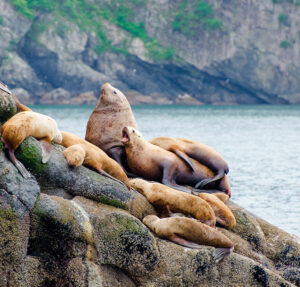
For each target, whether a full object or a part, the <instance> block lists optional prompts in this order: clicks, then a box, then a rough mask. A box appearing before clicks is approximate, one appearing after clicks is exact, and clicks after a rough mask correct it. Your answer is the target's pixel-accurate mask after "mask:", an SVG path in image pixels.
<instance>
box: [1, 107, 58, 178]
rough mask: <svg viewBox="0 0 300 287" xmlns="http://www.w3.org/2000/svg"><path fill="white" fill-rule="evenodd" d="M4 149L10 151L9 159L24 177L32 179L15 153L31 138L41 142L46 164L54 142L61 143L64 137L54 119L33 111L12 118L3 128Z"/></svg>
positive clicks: (43, 158)
mask: <svg viewBox="0 0 300 287" xmlns="http://www.w3.org/2000/svg"><path fill="white" fill-rule="evenodd" d="M1 134H2V141H3V142H4V144H5V146H4V148H5V149H7V150H8V154H9V158H10V160H11V161H12V162H13V163H14V165H15V166H16V167H17V169H18V170H19V171H20V173H21V174H22V175H23V177H25V178H27V177H30V173H29V172H28V171H27V170H26V168H25V167H24V166H23V164H22V163H21V162H20V161H18V160H17V159H16V157H15V154H14V151H15V150H16V149H17V148H18V147H19V145H20V144H21V143H22V142H23V141H24V140H25V138H27V137H29V136H33V137H35V138H36V139H38V140H40V144H41V148H42V163H46V162H47V161H48V160H49V158H50V155H51V150H52V145H51V141H52V140H53V141H54V142H56V143H60V142H61V139H62V136H61V133H60V131H59V129H58V127H57V123H56V121H55V120H54V119H52V118H50V117H48V116H46V115H42V114H39V113H35V112H32V111H26V112H20V113H18V114H16V115H14V116H13V117H11V118H10V119H9V120H8V121H7V122H5V123H4V125H3V126H2V128H1Z"/></svg>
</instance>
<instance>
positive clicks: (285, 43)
mask: <svg viewBox="0 0 300 287" xmlns="http://www.w3.org/2000/svg"><path fill="white" fill-rule="evenodd" d="M290 47H291V43H290V42H289V41H287V40H284V41H281V43H280V48H284V49H287V48H290Z"/></svg>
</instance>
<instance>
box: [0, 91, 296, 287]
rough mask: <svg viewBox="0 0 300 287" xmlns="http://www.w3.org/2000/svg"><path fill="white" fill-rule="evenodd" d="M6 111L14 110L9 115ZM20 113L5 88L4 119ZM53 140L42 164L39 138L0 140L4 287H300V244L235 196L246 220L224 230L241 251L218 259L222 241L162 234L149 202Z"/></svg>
mask: <svg viewBox="0 0 300 287" xmlns="http://www.w3.org/2000/svg"><path fill="white" fill-rule="evenodd" d="M4 111H6V113H4ZM15 112H16V107H15V103H14V100H13V99H12V98H11V97H10V96H9V95H7V94H6V93H4V92H0V115H1V118H0V125H1V123H3V122H4V121H5V120H7V119H8V118H9V117H11V116H12V115H13V114H14V113H15ZM62 150H63V148H62V147H61V146H59V145H54V146H53V151H52V154H51V159H50V160H49V162H48V163H47V164H41V149H40V145H39V143H38V141H37V140H35V139H34V138H27V139H26V140H25V141H24V142H23V143H22V145H21V146H20V147H19V148H18V150H17V151H16V156H17V157H18V159H19V160H20V161H22V162H23V164H24V165H25V166H26V168H27V169H28V170H29V171H30V172H31V174H32V177H31V178H29V179H24V178H23V177H22V176H21V175H20V174H19V172H18V171H17V169H16V168H15V167H14V165H13V164H12V163H11V162H10V161H9V160H7V158H6V156H5V153H4V151H3V143H1V142H0V287H7V286H14V287H28V286H66V287H71V286H73V287H75V286H76V287H81V286H82V287H83V286H89V287H111V286H114V287H117V286H122V287H124V286H125V287H127V286H128V287H133V286H142V287H150V286H151V287H152V286H154V287H156V286H157V287H166V286H170V287H171V286H172V287H176V286H272V287H273V286H300V240H299V238H297V237H296V236H293V235H291V234H288V233H286V232H284V231H282V230H280V229H279V228H277V227H275V226H272V225H271V224H269V223H268V222H266V221H264V220H262V219H260V218H258V217H256V216H254V215H253V214H251V213H249V212H248V211H246V210H245V209H243V208H241V207H240V206H238V205H236V204H234V203H233V202H231V201H230V202H229V203H228V205H229V207H230V208H231V209H232V211H233V213H234V215H235V217H236V220H237V225H236V227H235V228H234V229H233V230H232V231H228V230H225V229H223V228H218V230H220V231H221V232H223V233H224V234H226V236H228V237H229V238H230V239H231V240H232V241H233V242H234V246H235V249H234V251H233V252H232V253H231V254H230V255H229V256H227V257H225V258H224V259H223V260H222V261H221V262H219V263H215V262H214V260H213V256H212V253H213V251H214V248H213V247H205V246H204V247H202V248H200V249H189V248H184V247H182V246H179V245H176V244H174V243H172V242H169V241H166V240H161V239H159V238H157V237H156V236H155V235H154V234H153V233H151V231H150V230H149V229H148V228H147V227H146V226H145V225H143V223H142V222H141V220H142V218H143V217H144V216H145V215H147V214H155V210H154V209H153V207H152V206H151V205H150V204H149V203H148V202H147V200H146V199H145V198H144V197H143V196H142V195H140V194H139V193H137V192H135V191H134V190H131V191H128V189H127V188H126V187H124V186H123V185H122V184H120V183H119V182H117V181H114V180H112V179H110V178H106V177H103V176H101V175H99V174H97V173H95V172H94V171H91V170H89V169H87V168H85V167H79V168H77V169H75V170H72V169H70V168H69V167H68V165H67V163H66V161H65V159H64V156H63V154H62V152H61V151H62Z"/></svg>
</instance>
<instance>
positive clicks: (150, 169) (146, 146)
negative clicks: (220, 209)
mask: <svg viewBox="0 0 300 287" xmlns="http://www.w3.org/2000/svg"><path fill="white" fill-rule="evenodd" d="M122 142H123V143H124V145H125V151H126V156H127V162H128V166H129V168H130V169H131V170H132V172H134V173H135V174H137V175H138V176H141V177H143V178H145V179H148V180H154V181H158V182H162V183H163V184H165V185H168V186H170V187H173V188H175V189H179V190H182V191H187V190H186V188H182V187H179V184H180V185H190V186H194V185H195V184H196V183H198V182H199V181H201V180H203V179H206V178H212V177H213V176H214V173H213V172H212V171H211V170H210V169H209V168H207V167H206V166H204V165H202V164H200V163H198V162H197V161H194V165H195V168H194V169H195V170H194V172H191V170H190V169H189V168H188V166H187V165H186V164H185V163H184V161H182V160H181V159H180V158H179V157H178V156H176V155H175V154H174V153H172V152H169V151H167V150H164V149H162V148H161V147H159V146H155V145H153V144H151V143H149V142H148V141H146V140H145V139H144V138H143V137H142V136H141V134H140V133H139V132H138V131H137V130H136V129H134V128H133V127H125V128H124V129H123V140H122ZM225 181H226V179H225ZM224 187H225V188H223V186H222V190H220V191H223V192H228V190H227V183H226V182H225V184H224ZM207 192H208V191H207Z"/></svg>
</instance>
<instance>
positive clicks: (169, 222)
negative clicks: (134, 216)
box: [143, 215, 233, 262]
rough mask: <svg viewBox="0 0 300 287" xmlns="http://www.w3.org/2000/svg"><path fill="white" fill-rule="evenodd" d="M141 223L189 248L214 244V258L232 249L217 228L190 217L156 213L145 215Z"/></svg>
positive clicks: (227, 239) (222, 255)
mask: <svg viewBox="0 0 300 287" xmlns="http://www.w3.org/2000/svg"><path fill="white" fill-rule="evenodd" d="M143 223H144V224H145V225H146V226H148V227H149V228H150V229H151V230H152V231H153V232H154V233H155V234H157V236H158V237H161V238H166V239H169V240H171V241H173V242H175V243H177V244H180V245H183V246H187V247H190V248H199V247H201V246H199V245H208V246H214V247H216V248H217V249H216V250H215V251H214V259H215V261H216V262H219V261H220V260H222V259H223V258H224V257H225V256H226V255H228V254H229V253H230V252H231V250H232V249H233V243H232V241H231V240H230V239H229V238H228V237H226V236H225V235H224V234H222V233H221V232H219V231H218V230H216V229H214V228H211V227H209V226H207V225H205V224H203V223H201V222H198V221H196V220H195V219H192V218H186V217H168V218H162V219H160V218H158V217H157V216H156V215H147V216H146V217H144V219H143Z"/></svg>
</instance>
